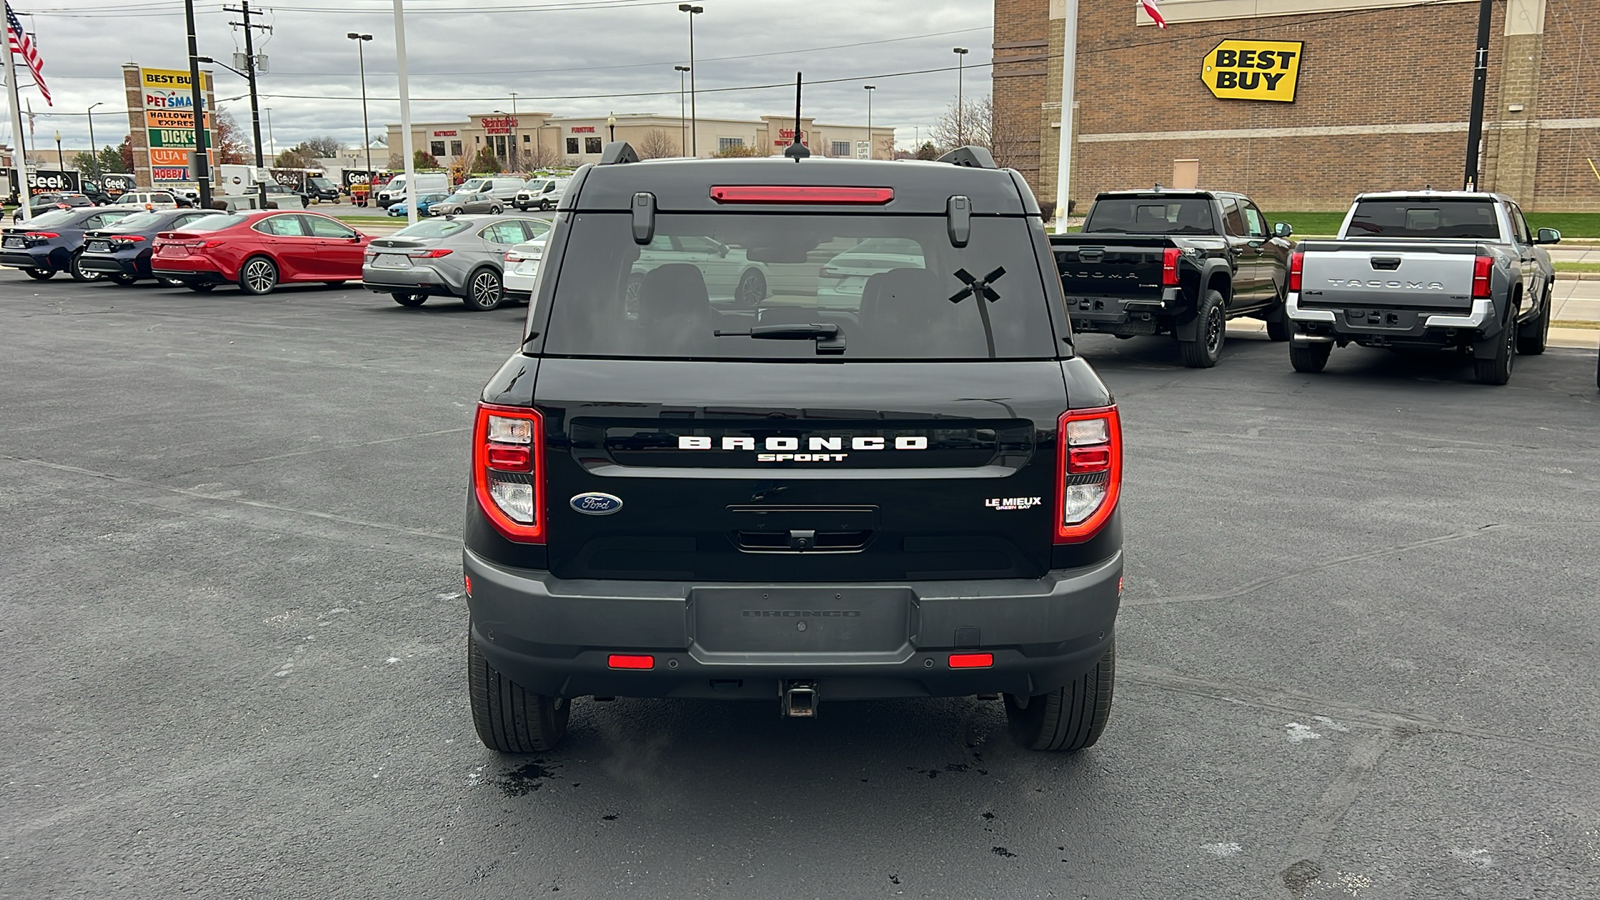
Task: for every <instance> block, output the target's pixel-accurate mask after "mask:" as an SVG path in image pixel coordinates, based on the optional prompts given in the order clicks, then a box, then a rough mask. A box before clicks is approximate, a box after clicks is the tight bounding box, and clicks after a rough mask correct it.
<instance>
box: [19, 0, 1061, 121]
mask: <svg viewBox="0 0 1600 900" xmlns="http://www.w3.org/2000/svg"><path fill="white" fill-rule="evenodd" d="M319 2H320V0H287V2H286V3H284V4H274V5H270V6H266V7H265V8H264V9H265V12H266V14H265V15H264V16H262V17H261V21H262V22H263V23H264V24H270V25H272V26H273V28H274V30H273V31H272V32H271V33H270V34H269V35H266V36H264V37H262V38H259V39H258V42H257V50H258V52H264V53H266V54H267V55H268V56H269V58H270V59H269V66H270V69H271V71H270V74H263V75H261V76H260V77H259V82H260V90H261V93H262V100H261V104H262V106H263V107H270V108H271V110H272V113H271V121H272V129H271V135H270V137H269V135H268V133H267V127H266V124H265V118H266V117H265V114H263V126H262V134H263V141H264V142H266V143H268V144H269V145H272V144H275V145H276V147H277V148H278V149H279V150H281V149H283V148H284V147H287V146H290V145H292V144H294V143H296V142H297V141H299V140H301V139H303V138H307V137H313V136H318V135H324V134H328V135H333V136H334V137H336V138H339V139H340V140H343V141H344V142H346V143H347V144H350V145H351V146H359V145H360V143H361V103H360V96H361V95H360V88H359V80H358V77H357V60H356V47H355V42H353V41H351V40H349V39H347V38H346V36H345V35H346V33H347V32H350V31H360V32H366V33H370V34H371V35H372V36H373V40H372V41H370V42H367V43H366V62H367V91H368V95H369V98H370V106H369V108H370V115H371V121H372V130H373V134H374V135H375V136H376V135H381V134H383V126H384V125H385V124H386V123H389V122H398V121H399V116H400V106H399V103H398V102H396V99H395V98H397V97H398V86H397V82H396V77H395V72H396V65H395V29H394V16H393V4H392V2H391V0H339V3H338V6H339V7H340V8H338V9H332V8H323V7H321V6H319V5H318V4H319ZM696 2H697V3H698V4H699V5H700V6H702V7H704V9H705V12H704V13H701V14H699V15H697V16H695V23H694V40H695V58H696V64H697V68H698V72H697V73H696V74H697V78H696V81H697V87H698V89H699V91H700V94H699V112H700V115H701V116H703V117H734V118H753V117H756V116H759V115H762V114H768V115H773V114H780V113H788V112H790V111H792V110H793V103H794V98H793V88H792V87H783V88H778V89H768V90H727V89H728V88H741V87H748V86H752V85H764V84H773V83H792V82H793V80H794V74H795V72H796V71H804V72H805V76H806V80H807V81H808V82H810V81H813V80H815V81H819V82H820V81H822V80H824V79H846V80H842V81H838V82H836V83H831V84H822V83H818V84H815V85H812V86H810V87H808V88H807V90H806V94H805V109H804V112H805V114H806V115H808V116H812V117H815V118H816V119H817V120H818V121H820V122H825V123H841V124H849V123H864V122H865V121H866V106H867V103H866V91H864V90H863V89H862V85H863V84H866V83H869V82H870V83H872V84H876V85H877V88H878V89H877V91H876V93H875V95H874V99H873V124H875V125H879V126H884V125H894V126H896V127H897V129H898V132H897V137H898V139H899V141H900V142H901V143H902V144H904V145H909V144H910V143H911V142H912V140H913V138H914V129H915V128H917V127H918V126H920V127H921V128H922V129H923V130H924V132H925V131H926V129H927V126H928V124H929V123H931V122H933V121H934V120H935V119H936V118H937V117H938V116H939V114H940V113H941V112H942V111H943V110H944V109H945V108H946V107H947V106H948V105H949V104H950V103H951V102H953V101H954V99H955V96H956V81H957V73H956V71H955V65H956V54H954V53H953V52H952V48H954V47H957V46H962V47H968V48H970V49H971V51H972V52H971V53H970V54H969V55H968V56H966V72H965V76H964V83H965V90H966V93H967V95H968V96H969V97H972V96H976V95H982V94H985V93H987V92H988V91H989V65H988V64H989V62H990V56H991V54H990V48H989V45H990V42H991V40H992V28H991V26H992V22H993V14H992V9H993V7H992V5H991V4H989V3H983V2H977V0H805V2H781V0H696ZM1041 2H1043V0H1041ZM228 5H231V6H237V2H230V3H229V4H228ZM222 6H223V3H222V2H220V0H217V2H204V3H198V4H197V5H196V11H197V32H198V36H199V46H200V55H202V56H212V57H215V58H217V59H220V60H225V61H228V62H230V63H231V61H232V56H231V54H232V53H233V52H234V51H235V50H236V49H238V50H241V51H242V50H243V47H244V38H243V33H242V31H241V30H240V29H237V28H230V27H229V24H228V23H229V21H231V20H236V19H237V18H238V16H237V15H235V14H229V13H224V12H223V11H222ZM12 8H13V9H14V10H15V11H16V12H17V13H18V14H19V15H21V16H22V20H23V22H24V25H25V27H27V28H28V29H29V30H30V31H33V32H34V33H35V34H36V35H37V38H36V39H37V42H38V45H39V49H40V52H41V54H42V55H43V56H44V60H45V70H44V72H45V77H46V81H47V82H48V84H49V86H50V89H51V92H52V94H53V95H54V98H55V106H54V107H53V108H52V107H50V106H47V105H46V104H45V102H44V101H43V99H42V98H41V97H40V96H39V94H38V92H37V91H35V90H32V89H31V88H27V87H25V88H24V90H23V93H22V96H23V99H24V102H25V103H26V102H27V101H28V100H29V99H31V102H32V106H33V112H34V113H35V114H37V119H36V120H35V124H34V134H35V138H34V139H33V140H30V141H29V146H30V147H32V146H35V145H37V146H40V147H47V146H48V145H51V144H53V143H54V138H53V132H54V131H55V130H56V129H58V128H59V129H60V131H61V135H62V142H63V144H64V145H66V146H67V147H68V148H75V147H85V146H87V145H88V140H89V139H88V128H87V125H86V119H85V116H84V112H83V111H84V109H85V108H87V107H88V106H89V105H90V104H92V103H95V102H97V101H103V102H104V104H105V105H104V106H102V107H100V108H98V109H96V110H95V114H94V115H95V138H96V139H97V140H98V141H99V143H100V144H101V145H102V146H104V145H106V144H115V143H117V142H118V141H120V140H121V138H122V135H123V134H124V133H126V132H127V130H128V126H127V116H126V112H125V110H124V109H123V107H124V106H125V100H124V99H123V91H122V69H121V66H122V64H123V63H125V62H137V63H139V64H141V65H144V66H147V67H151V68H186V67H187V48H186V45H185V32H184V18H183V4H182V2H181V0H123V2H121V3H116V4H113V3H111V2H108V0H13V3H12ZM405 8H406V46H407V50H408V57H409V70H410V78H411V96H412V107H411V110H412V118H413V121H417V122H427V121H441V120H445V119H452V118H461V117H464V116H466V115H468V114H471V113H487V112H492V111H494V110H496V109H506V110H509V109H510V108H511V107H510V104H511V98H510V93H511V92H512V91H516V92H517V94H518V100H517V108H518V110H519V111H533V110H537V111H544V112H552V113H556V114H558V115H605V114H606V113H607V112H613V111H614V112H616V113H619V114H621V113H631V112H644V113H649V112H654V113H661V114H665V115H676V114H677V112H678V77H677V73H676V72H674V71H673V68H672V67H673V66H674V65H675V64H687V63H688V57H689V47H688V43H689V41H688V18H689V17H688V15H687V14H685V13H682V12H679V11H678V0H502V2H501V4H499V5H494V4H490V3H488V2H486V0H406V2H405ZM255 10H256V7H254V6H252V10H251V11H252V17H254V13H255ZM213 68H214V69H215V67H213ZM18 69H19V73H20V76H21V78H20V80H21V81H22V82H23V84H24V85H26V84H28V83H29V81H30V79H29V77H28V75H27V70H26V68H25V67H23V66H22V65H21V60H20V59H19V60H18ZM946 69H947V70H948V71H943V70H946ZM922 70H941V71H931V72H924V73H923V74H904V75H896V73H911V72H919V71H922ZM215 71H216V73H217V74H216V89H217V97H218V101H219V104H220V105H221V106H223V107H224V108H225V109H228V110H229V111H231V112H232V113H233V114H234V116H235V118H237V119H238V120H239V122H240V124H241V125H242V126H244V127H245V128H246V129H247V130H248V127H249V111H250V106H249V98H248V93H247V90H246V88H245V84H244V80H243V79H242V78H239V77H238V76H235V75H233V74H231V73H229V72H228V71H226V70H223V69H215ZM891 76H893V77H891ZM653 91H659V92H665V93H662V94H660V95H659V96H647V95H645V94H647V93H648V92H653ZM584 95H605V96H591V97H587V98H586V97H584ZM0 114H3V115H4V116H5V118H6V120H7V124H6V125H5V126H4V133H5V134H6V136H7V139H8V140H9V136H10V124H9V113H8V112H5V111H4V110H3V109H0ZM24 120H25V121H26V112H24Z"/></svg>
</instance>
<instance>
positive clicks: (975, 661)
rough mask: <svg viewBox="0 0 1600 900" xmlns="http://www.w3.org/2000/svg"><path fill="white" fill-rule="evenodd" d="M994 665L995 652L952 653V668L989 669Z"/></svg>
mask: <svg viewBox="0 0 1600 900" xmlns="http://www.w3.org/2000/svg"><path fill="white" fill-rule="evenodd" d="M992 665H994V654H993V653H952V654H950V668H952V669H987V668H989V667H990V666H992Z"/></svg>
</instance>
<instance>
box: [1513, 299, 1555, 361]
mask: <svg viewBox="0 0 1600 900" xmlns="http://www.w3.org/2000/svg"><path fill="white" fill-rule="evenodd" d="M1549 340H1550V289H1549V288H1545V289H1544V299H1542V300H1540V301H1539V314H1538V316H1536V317H1534V319H1533V321H1531V322H1529V323H1527V324H1526V325H1522V326H1520V327H1519V328H1518V329H1517V352H1518V353H1521V354H1523V355H1524V356H1538V355H1539V354H1541V353H1543V352H1544V348H1545V344H1547V343H1548V342H1549Z"/></svg>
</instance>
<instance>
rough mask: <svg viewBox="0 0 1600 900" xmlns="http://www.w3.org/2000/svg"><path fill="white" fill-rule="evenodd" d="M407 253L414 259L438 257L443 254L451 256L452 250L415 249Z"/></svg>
mask: <svg viewBox="0 0 1600 900" xmlns="http://www.w3.org/2000/svg"><path fill="white" fill-rule="evenodd" d="M406 255H407V256H409V257H411V258H412V259H438V258H439V257H441V256H449V255H450V251H449V250H445V249H443V248H439V249H435V250H413V251H411V252H410V253H407V254H406Z"/></svg>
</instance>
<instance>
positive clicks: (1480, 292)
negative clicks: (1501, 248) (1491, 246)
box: [1472, 256, 1494, 300]
mask: <svg viewBox="0 0 1600 900" xmlns="http://www.w3.org/2000/svg"><path fill="white" fill-rule="evenodd" d="M1493 271H1494V257H1492V256H1480V257H1478V258H1477V260H1476V261H1474V262H1473V265H1472V299H1474V300H1488V299H1489V297H1490V296H1491V295H1490V294H1489V283H1490V281H1491V280H1492V279H1491V278H1490V277H1489V276H1490V274H1491V273H1492V272H1493Z"/></svg>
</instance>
